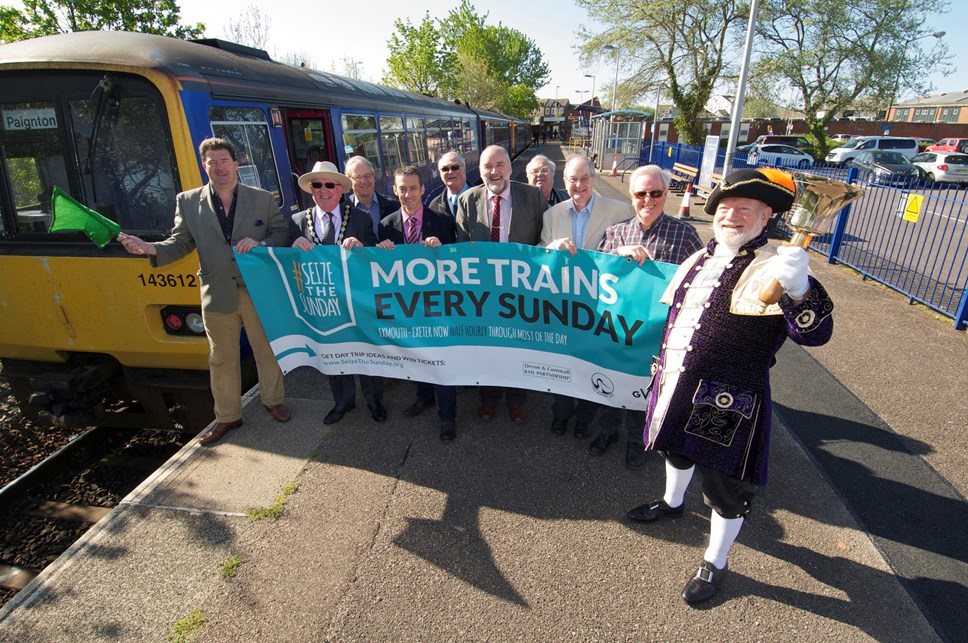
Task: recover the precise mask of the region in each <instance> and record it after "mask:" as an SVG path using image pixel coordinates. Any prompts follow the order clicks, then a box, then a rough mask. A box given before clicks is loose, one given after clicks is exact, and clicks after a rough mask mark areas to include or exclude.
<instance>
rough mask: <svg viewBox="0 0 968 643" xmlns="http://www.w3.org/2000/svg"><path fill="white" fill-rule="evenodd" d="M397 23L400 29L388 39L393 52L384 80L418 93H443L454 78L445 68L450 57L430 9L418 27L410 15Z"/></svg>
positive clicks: (389, 58)
mask: <svg viewBox="0 0 968 643" xmlns="http://www.w3.org/2000/svg"><path fill="white" fill-rule="evenodd" d="M393 25H394V27H396V29H397V31H396V33H394V34H392V35H391V36H390V41H389V42H388V43H387V46H388V47H389V49H390V56H389V57H388V58H387V65H388V70H387V72H386V74H385V75H384V76H383V82H384V83H386V84H387V85H392V86H394V87H399V88H400V89H405V90H407V91H409V92H414V93H417V94H428V95H431V96H440V95H441V89H442V88H444V87H447V86H449V85H451V84H452V82H453V80H452V79H451V78H450V75H449V73H448V72H446V71H445V70H446V66H445V63H446V62H447V60H446V59H445V56H444V55H443V52H441V51H440V47H439V43H440V32H439V31H438V29H437V25H436V23H435V22H434V20H433V19H432V18H431V17H430V13H429V12H428V13H426V14H424V18H423V20H422V21H421V22H420V25H418V26H416V27H415V26H413V23H411V22H410V19H409V18H407V21H406V22H403V21H401V20H400V19H399V18H397V20H395V21H394V23H393Z"/></svg>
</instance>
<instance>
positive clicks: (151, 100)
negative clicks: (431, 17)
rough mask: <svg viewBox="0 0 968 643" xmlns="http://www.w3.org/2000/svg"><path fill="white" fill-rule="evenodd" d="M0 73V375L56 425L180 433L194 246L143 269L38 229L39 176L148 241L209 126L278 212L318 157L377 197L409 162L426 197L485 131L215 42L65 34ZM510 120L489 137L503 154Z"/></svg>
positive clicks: (434, 109) (426, 102)
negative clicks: (362, 163) (358, 169)
mask: <svg viewBox="0 0 968 643" xmlns="http://www.w3.org/2000/svg"><path fill="white" fill-rule="evenodd" d="M0 87H3V93H2V95H0V119H2V121H0V151H2V154H0V275H2V277H0V365H2V367H0V377H2V378H3V379H5V380H6V381H8V382H9V383H10V384H11V386H12V389H13V391H14V394H15V396H16V397H17V399H18V401H19V403H20V405H21V408H22V409H23V411H24V412H25V414H26V415H27V416H28V417H30V418H33V419H37V420H41V421H45V422H48V423H57V424H64V425H74V426H82V425H87V424H94V423H97V424H102V425H105V424H115V425H128V426H149V427H158V428H179V427H183V428H187V429H190V430H195V429H197V428H198V427H200V426H204V425H205V424H206V423H207V422H208V421H209V420H210V418H211V415H212V409H211V396H210V392H209V386H208V360H207V350H208V346H207V342H206V341H205V337H204V330H203V328H202V324H201V317H200V308H199V293H198V282H197V279H198V277H197V271H198V261H197V257H196V255H195V254H194V253H193V254H192V255H190V256H188V257H186V258H185V259H183V260H182V261H179V262H177V263H175V264H172V265H168V266H165V267H164V268H161V269H152V268H151V267H150V265H149V264H148V262H147V261H146V260H145V259H144V258H140V257H132V256H129V255H127V254H126V253H125V252H124V251H123V249H122V248H121V247H120V245H119V244H117V243H116V242H114V243H111V244H110V245H108V246H107V247H106V248H104V249H103V250H101V249H99V248H98V247H97V246H96V245H94V244H93V243H91V242H90V241H89V240H88V239H87V238H86V237H84V236H83V235H82V234H80V233H53V234H52V233H49V232H48V228H49V226H50V222H51V217H52V212H51V195H52V191H53V188H54V187H55V186H56V187H59V188H60V189H61V190H64V191H65V192H67V193H69V194H71V195H72V196H73V197H74V198H75V199H77V200H78V201H81V202H82V203H84V204H85V205H87V206H88V207H90V208H93V209H94V210H96V211H98V212H99V213H101V214H102V215H104V216H107V217H108V218H110V219H113V220H115V221H117V222H118V223H119V224H120V226H121V229H122V230H124V231H125V232H128V233H131V234H136V235H138V236H141V237H142V238H144V239H146V240H148V241H157V240H161V239H164V238H165V237H166V236H167V235H168V233H169V231H170V229H171V226H172V219H173V214H174V199H175V195H176V194H177V193H178V192H180V191H183V190H187V189H191V188H193V187H197V186H199V185H201V184H202V179H203V173H202V171H201V167H200V165H199V160H198V156H197V147H198V144H199V143H200V142H201V141H202V140H203V139H205V138H207V137H209V136H213V135H215V136H221V137H224V138H227V139H229V140H230V141H232V143H233V144H234V146H235V147H236V151H237V154H238V160H239V163H240V168H239V179H240V181H242V182H244V183H246V184H249V185H255V186H257V187H260V188H263V189H265V190H268V191H270V192H272V193H273V194H274V195H275V197H276V200H277V203H278V205H279V208H280V210H281V211H282V212H283V213H284V215H290V214H292V213H293V212H296V211H299V210H300V209H303V208H305V207H307V206H308V205H310V204H309V203H308V202H307V198H306V195H305V194H303V193H301V192H300V191H299V189H298V187H297V186H296V178H298V176H299V174H301V173H303V172H306V171H308V170H309V169H310V168H311V167H312V165H313V163H315V162H316V161H318V160H329V161H332V162H334V163H335V164H336V165H337V166H338V167H342V166H343V163H344V162H345V161H346V158H347V157H348V156H351V155H354V154H362V155H365V156H366V157H367V158H368V159H369V160H370V162H371V163H373V165H374V170H375V171H374V174H375V176H376V183H377V190H378V191H380V192H384V193H386V192H388V191H389V190H390V186H391V184H392V175H393V171H394V170H395V169H396V168H397V167H399V166H401V165H405V164H414V165H417V166H419V167H420V169H421V173H422V174H423V175H424V180H425V183H426V185H427V187H428V198H429V197H430V196H433V195H434V194H436V193H437V192H438V191H439V190H440V189H442V183H441V181H440V178H439V176H437V171H436V161H437V160H438V159H439V158H440V157H441V156H442V155H443V154H444V153H445V152H446V151H450V150H456V151H459V152H461V153H462V154H463V155H464V156H465V158H466V159H467V165H468V175H469V176H468V178H469V180H471V181H474V180H476V179H477V168H476V166H477V160H478V156H479V153H480V149H481V147H482V146H483V145H484V144H485V142H486V138H485V137H484V136H483V130H484V121H483V120H482V119H481V117H480V116H479V114H478V113H477V112H475V111H474V110H472V109H470V108H468V107H467V106H464V105H460V104H455V103H453V102H449V101H445V100H441V99H435V98H428V97H425V96H418V95H415V94H409V93H407V92H402V91H399V90H394V89H390V88H386V87H380V86H378V85H373V84H370V83H365V82H361V81H356V80H350V79H345V78H341V77H338V76H335V75H332V74H327V73H325V72H319V71H314V70H309V69H301V68H294V67H290V66H287V65H283V64H280V63H277V62H274V61H272V60H270V59H269V57H268V55H266V54H265V52H262V51H258V50H254V49H250V48H247V47H242V46H238V45H232V44H231V43H224V42H221V41H202V42H197V43H196V42H186V41H181V40H176V39H171V38H165V37H161V36H153V35H147V34H134V33H124V32H78V33H70V34H62V35H58V36H50V37H45V38H38V39H34V40H28V41H24V42H18V43H11V44H6V45H0ZM495 116H498V117H499V116H500V115H495ZM503 118H504V123H503V124H502V126H503V127H504V128H506V129H507V128H508V125H509V124H510V123H511V122H513V120H514V119H508V118H507V117H503ZM510 131H511V132H512V133H511V134H510V135H507V136H501V137H499V139H500V140H495V142H498V143H499V144H502V145H505V146H506V147H508V149H509V151H510V152H511V154H512V155H514V154H515V153H517V152H520V149H518V148H519V147H522V145H521V144H520V143H519V144H518V145H516V143H517V141H515V138H517V137H515V136H514V135H513V129H512V130H510ZM487 138H490V136H488V137H487ZM524 145H526V142H525V143H524ZM118 409H124V410H125V411H126V412H125V413H113V412H112V411H115V410H118ZM173 409H174V410H181V411H183V412H182V413H181V414H180V415H176V417H175V419H173V418H172V417H171V415H170V411H172V410H173Z"/></svg>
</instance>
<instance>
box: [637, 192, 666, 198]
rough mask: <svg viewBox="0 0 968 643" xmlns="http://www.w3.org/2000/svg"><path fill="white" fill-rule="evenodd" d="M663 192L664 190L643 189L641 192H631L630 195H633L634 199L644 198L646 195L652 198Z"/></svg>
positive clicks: (659, 195)
mask: <svg viewBox="0 0 968 643" xmlns="http://www.w3.org/2000/svg"><path fill="white" fill-rule="evenodd" d="M663 194H665V190H644V191H642V192H633V193H632V196H634V197H635V198H636V199H644V198H645V197H647V196H650V197H652V198H653V199H658V198H659V197H661V196H662V195H663Z"/></svg>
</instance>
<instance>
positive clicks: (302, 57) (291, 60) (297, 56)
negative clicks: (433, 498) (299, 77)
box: [273, 49, 316, 69]
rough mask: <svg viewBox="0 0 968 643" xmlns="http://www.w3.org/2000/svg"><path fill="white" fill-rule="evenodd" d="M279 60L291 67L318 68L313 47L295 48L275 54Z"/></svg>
mask: <svg viewBox="0 0 968 643" xmlns="http://www.w3.org/2000/svg"><path fill="white" fill-rule="evenodd" d="M273 57H274V58H275V59H276V60H277V61H279V62H281V63H282V64H284V65H289V66H290V67H309V68H310V69H315V68H316V57H315V54H313V52H312V50H311V49H294V50H292V51H286V52H283V53H281V54H277V55H275V56H273Z"/></svg>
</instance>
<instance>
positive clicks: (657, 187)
mask: <svg viewBox="0 0 968 643" xmlns="http://www.w3.org/2000/svg"><path fill="white" fill-rule="evenodd" d="M671 179H672V176H671V175H670V174H669V172H668V171H667V170H663V169H662V168H660V167H659V166H658V165H643V166H642V167H640V168H638V169H636V170H635V171H634V172H632V176H631V177H629V196H630V197H631V198H632V209H633V210H634V211H635V217H633V218H631V219H629V220H628V221H623V222H622V223H617V224H615V225H613V226H611V227H609V228H608V230H606V231H605V237H604V238H603V239H602V242H601V244H600V245H599V246H598V250H599V252H609V253H612V254H616V255H620V256H623V257H628V258H630V259H634V260H635V261H636V262H638V264H639V265H642V264H643V263H644V262H645V261H646V260H648V261H662V262H664V263H675V264H681V263H682V262H683V261H685V260H686V259H687V258H689V257H690V256H691V255H692V254H693V253H694V252H698V251H699V250H701V249H702V247H703V243H702V239H700V238H699V233H697V232H696V229H695V228H694V227H692V226H691V225H689V224H688V223H686V222H685V221H681V220H679V219H677V218H675V217H671V216H669V215H668V214H665V212H664V208H665V203H666V199H667V198H668V196H669V181H670V180H671ZM623 415H624V416H625V428H626V431H627V436H628V437H627V438H626V444H625V464H626V465H627V466H629V467H630V468H632V469H637V468H639V467H641V466H642V465H643V464H645V445H644V443H643V441H642V427H643V426H644V425H645V411H633V410H626V411H624V413H623V411H622V409H617V408H614V407H605V410H604V412H603V413H602V415H601V419H600V420H599V422H598V426H599V432H598V435H597V436H595V439H594V440H592V442H591V444H590V445H589V446H588V450H589V451H591V452H592V455H602V454H604V453H605V451H607V450H608V447H609V446H610V445H611V444H613V443H614V442H617V441H618V430H619V425H621V423H622V416H623Z"/></svg>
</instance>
